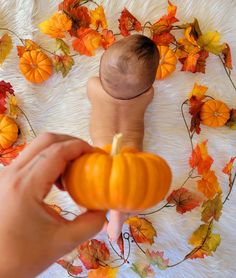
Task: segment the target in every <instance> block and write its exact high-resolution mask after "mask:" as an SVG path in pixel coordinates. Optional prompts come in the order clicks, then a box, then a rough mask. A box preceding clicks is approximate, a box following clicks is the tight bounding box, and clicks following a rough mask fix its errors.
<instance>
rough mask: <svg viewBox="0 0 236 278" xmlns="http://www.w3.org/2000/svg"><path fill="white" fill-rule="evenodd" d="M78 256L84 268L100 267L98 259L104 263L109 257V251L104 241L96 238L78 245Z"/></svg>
mask: <svg viewBox="0 0 236 278" xmlns="http://www.w3.org/2000/svg"><path fill="white" fill-rule="evenodd" d="M78 252H79V258H80V260H81V261H82V263H83V264H84V266H85V267H86V269H96V268H99V267H100V261H102V262H103V263H104V261H107V260H108V259H109V258H110V252H109V250H108V248H107V246H106V244H105V242H102V241H99V240H97V239H92V240H89V241H87V242H85V243H83V244H81V245H80V246H79V247H78Z"/></svg>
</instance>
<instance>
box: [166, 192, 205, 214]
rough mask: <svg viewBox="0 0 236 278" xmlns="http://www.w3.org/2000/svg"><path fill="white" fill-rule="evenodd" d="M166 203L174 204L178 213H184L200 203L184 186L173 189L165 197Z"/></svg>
mask: <svg viewBox="0 0 236 278" xmlns="http://www.w3.org/2000/svg"><path fill="white" fill-rule="evenodd" d="M167 201H168V203H170V204H175V205H176V211H177V212H178V213H181V214H183V213H185V212H187V211H191V210H192V209H194V208H196V207H198V206H199V205H200V198H199V197H198V196H197V195H195V194H194V193H192V192H190V191H188V190H187V189H186V188H179V189H177V190H174V191H173V192H172V193H171V194H170V196H169V197H168V198H167Z"/></svg>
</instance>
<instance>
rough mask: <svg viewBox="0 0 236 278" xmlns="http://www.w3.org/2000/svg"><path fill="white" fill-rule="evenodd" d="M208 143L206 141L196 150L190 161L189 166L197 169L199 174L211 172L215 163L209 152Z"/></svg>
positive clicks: (198, 145)
mask: <svg viewBox="0 0 236 278" xmlns="http://www.w3.org/2000/svg"><path fill="white" fill-rule="evenodd" d="M206 145H207V141H204V142H202V143H200V144H197V146H196V147H195V148H194V150H193V152H192V155H191V157H190V159H189V164H190V166H191V167H192V168H195V167H197V169H198V174H200V175H201V174H203V173H204V172H207V171H209V170H210V168H211V165H212V163H213V161H214V160H213V159H212V157H211V156H210V155H209V154H208V151H207V146H206Z"/></svg>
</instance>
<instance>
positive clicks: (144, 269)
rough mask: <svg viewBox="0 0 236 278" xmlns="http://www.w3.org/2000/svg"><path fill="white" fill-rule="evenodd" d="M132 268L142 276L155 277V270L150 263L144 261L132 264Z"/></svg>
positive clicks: (144, 277) (145, 277)
mask: <svg viewBox="0 0 236 278" xmlns="http://www.w3.org/2000/svg"><path fill="white" fill-rule="evenodd" d="M131 269H132V270H133V271H134V272H135V273H137V274H138V275H139V277H141V278H147V277H153V276H154V275H155V272H154V271H153V269H152V267H151V266H150V265H148V264H144V263H137V264H132V267H131Z"/></svg>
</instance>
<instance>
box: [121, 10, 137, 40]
mask: <svg viewBox="0 0 236 278" xmlns="http://www.w3.org/2000/svg"><path fill="white" fill-rule="evenodd" d="M119 29H120V31H121V35H122V36H124V37H126V36H128V35H130V31H132V30H135V31H137V32H139V31H141V30H142V25H141V23H140V22H139V21H138V20H137V18H136V17H134V16H133V15H132V14H131V13H130V12H129V11H128V10H127V9H126V8H124V10H123V11H122V12H121V16H120V18H119Z"/></svg>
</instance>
